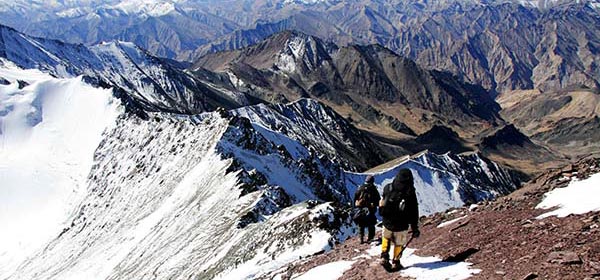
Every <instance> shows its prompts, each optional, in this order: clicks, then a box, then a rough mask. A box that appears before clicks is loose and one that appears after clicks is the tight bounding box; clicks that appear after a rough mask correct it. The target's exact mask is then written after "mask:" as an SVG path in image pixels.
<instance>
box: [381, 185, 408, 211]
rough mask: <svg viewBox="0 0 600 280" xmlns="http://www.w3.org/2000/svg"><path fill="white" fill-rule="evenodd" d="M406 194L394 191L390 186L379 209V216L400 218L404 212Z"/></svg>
mask: <svg viewBox="0 0 600 280" xmlns="http://www.w3.org/2000/svg"><path fill="white" fill-rule="evenodd" d="M407 198H408V195H407V192H406V191H405V192H402V191H398V190H394V189H393V186H392V185H390V192H389V194H388V195H387V196H386V197H385V198H384V201H383V206H382V207H381V208H380V209H379V211H380V212H379V213H380V214H381V216H386V217H392V216H395V217H402V216H404V214H405V212H406V200H407Z"/></svg>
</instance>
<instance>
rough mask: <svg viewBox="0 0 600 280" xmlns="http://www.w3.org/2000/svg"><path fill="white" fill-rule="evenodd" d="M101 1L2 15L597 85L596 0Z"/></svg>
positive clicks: (181, 49) (24, 26) (511, 81)
mask: <svg viewBox="0 0 600 280" xmlns="http://www.w3.org/2000/svg"><path fill="white" fill-rule="evenodd" d="M237 3H238V4H236V5H231V4H230V2H229V1H183V0H181V1H134V0H130V1H123V2H121V1H101V2H79V1H76V2H70V1H64V2H56V3H54V4H53V5H46V4H45V3H43V2H39V3H38V2H31V1H14V2H12V1H10V2H8V1H7V2H3V3H0V23H3V24H7V25H9V26H12V27H15V28H17V29H18V30H20V31H23V32H25V33H27V34H31V35H37V36H43V37H49V38H55V39H60V40H63V41H66V42H71V43H84V44H97V43H100V42H102V41H112V40H115V39H117V40H122V41H129V42H133V43H135V44H137V45H139V46H141V47H143V48H145V49H148V50H149V51H150V52H151V53H153V54H154V55H157V56H161V57H168V58H175V59H178V60H186V61H194V60H196V59H197V58H198V57H200V56H201V55H203V54H206V53H207V52H214V51H218V50H231V49H235V48H240V47H244V46H248V45H251V44H254V43H256V42H258V41H260V40H262V39H264V38H266V37H268V36H270V35H271V34H273V33H276V32H280V31H283V30H288V29H294V30H298V31H302V32H304V33H306V34H309V35H314V36H317V37H319V38H322V39H324V40H326V41H333V42H335V43H336V44H338V45H342V46H343V45H346V44H348V43H354V44H356V43H359V44H372V43H378V44H381V45H383V46H386V47H388V48H390V49H391V50H393V51H395V52H397V53H399V54H401V55H404V56H406V57H408V58H411V59H413V60H416V61H417V63H419V64H420V65H422V66H423V67H425V68H428V69H436V70H442V71H450V72H452V73H454V74H457V75H461V76H462V77H464V78H465V79H466V80H467V81H469V82H471V83H475V84H479V85H481V86H483V87H484V88H486V89H490V90H492V91H493V92H498V93H499V92H504V91H507V90H514V89H532V88H539V89H543V90H553V89H559V88H567V87H588V88H589V87H597V86H598V81H600V74H598V70H597V69H598V68H597V67H598V64H599V63H600V62H599V61H598V57H599V56H598V50H599V49H600V34H599V32H598V31H597V30H600V17H599V16H598V15H599V14H598V7H599V6H600V4H598V2H597V1H595V0H594V1H592V0H582V1H473V0H453V1H450V0H448V1H423V0H410V1H399V0H386V1H367V0H351V1H331V0H327V1H287V0H280V1H271V0H269V1H267V0H260V1H250V0H248V1H239V2H237Z"/></svg>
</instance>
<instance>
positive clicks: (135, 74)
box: [0, 25, 248, 114]
mask: <svg viewBox="0 0 600 280" xmlns="http://www.w3.org/2000/svg"><path fill="white" fill-rule="evenodd" d="M0 57H3V58H5V59H7V60H9V61H12V62H13V63H15V64H16V65H17V66H19V67H21V68H25V69H30V68H36V69H40V70H42V71H44V72H48V73H50V74H52V75H54V76H56V77H63V78H66V77H73V76H79V75H84V76H85V79H86V81H89V82H92V83H94V84H96V85H99V86H103V87H114V88H115V89H116V90H117V91H118V92H119V94H120V95H124V96H123V99H125V100H128V101H133V102H134V103H135V105H136V106H138V107H141V108H143V109H146V110H152V111H156V110H162V111H168V112H177V113H187V114H190V113H200V112H203V111H206V110H207V109H210V108H215V107H216V106H219V105H220V106H226V107H232V106H235V105H244V104H247V103H248V100H246V98H245V96H244V95H243V94H238V93H235V92H229V91H225V90H220V88H219V86H218V85H215V84H212V83H210V82H208V81H205V80H200V79H198V78H194V77H192V76H191V75H189V74H187V72H185V71H183V70H181V69H180V68H178V67H176V66H175V65H174V64H172V63H170V62H169V61H167V60H162V59H159V58H156V57H154V56H152V55H150V54H149V53H148V52H146V51H145V50H143V49H140V48H139V47H137V46H136V45H134V44H132V43H127V42H120V41H115V42H109V43H101V44H98V45H94V46H91V47H86V46H83V45H73V44H67V43H63V42H59V41H54V40H47V39H41V38H34V37H30V36H27V35H24V34H22V33H19V32H17V31H16V30H14V29H12V28H9V27H5V26H1V25H0Z"/></svg>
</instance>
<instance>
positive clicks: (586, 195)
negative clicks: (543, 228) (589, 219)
mask: <svg viewBox="0 0 600 280" xmlns="http://www.w3.org/2000/svg"><path fill="white" fill-rule="evenodd" d="M598 197H600V173H598V174H594V175H592V176H590V177H589V178H587V179H585V180H581V181H579V180H574V181H572V182H571V183H570V184H569V186H567V187H565V188H558V189H554V190H552V191H550V192H548V193H547V194H546V196H545V197H544V200H542V202H541V203H540V204H538V205H537V206H536V208H542V209H549V208H553V207H558V209H556V210H553V211H550V212H548V213H544V214H542V215H540V216H538V217H537V218H538V219H543V218H546V217H549V216H558V217H566V216H568V215H570V214H584V213H587V212H590V211H600V199H598Z"/></svg>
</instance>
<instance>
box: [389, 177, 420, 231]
mask: <svg viewBox="0 0 600 280" xmlns="http://www.w3.org/2000/svg"><path fill="white" fill-rule="evenodd" d="M399 194H401V196H402V197H403V198H404V199H405V203H406V204H405V208H404V211H402V212H400V211H397V212H396V213H393V214H390V215H384V213H383V212H382V211H381V209H380V213H381V217H382V219H383V226H384V227H385V228H386V229H388V230H391V231H404V230H407V229H408V226H409V225H410V226H411V228H412V229H413V230H416V229H418V222H419V202H418V201H417V194H416V191H415V186H414V180H413V176H412V172H411V171H410V170H409V169H401V170H400V171H399V172H398V174H397V175H396V177H395V178H394V181H393V182H392V183H391V184H387V185H386V186H385V187H384V188H383V197H382V199H383V200H384V201H385V200H386V198H387V197H389V196H392V195H396V196H397V195H399ZM394 209H395V208H394Z"/></svg>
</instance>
